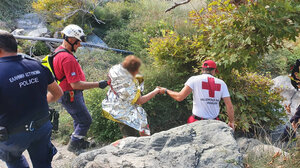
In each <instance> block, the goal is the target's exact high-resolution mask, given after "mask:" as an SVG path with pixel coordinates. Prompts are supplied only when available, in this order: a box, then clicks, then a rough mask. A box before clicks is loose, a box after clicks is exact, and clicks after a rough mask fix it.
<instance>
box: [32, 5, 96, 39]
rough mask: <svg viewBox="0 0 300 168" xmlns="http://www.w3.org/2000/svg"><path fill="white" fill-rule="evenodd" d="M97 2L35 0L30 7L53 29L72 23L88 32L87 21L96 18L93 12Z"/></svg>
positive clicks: (89, 28)
mask: <svg viewBox="0 0 300 168" xmlns="http://www.w3.org/2000/svg"><path fill="white" fill-rule="evenodd" d="M98 4H99V3H98V1H97V0H86V1H82V0H37V1H34V2H33V3H32V7H33V9H34V10H35V11H36V12H37V13H40V14H41V15H43V16H44V17H45V18H46V20H47V21H48V22H49V23H50V25H51V28H52V30H54V31H56V30H57V29H62V28H63V27H64V26H66V25H68V24H71V23H72V24H78V25H80V26H81V27H83V28H84V29H85V33H86V34H88V33H89V32H90V31H91V27H90V25H89V22H91V21H93V20H97V18H95V17H94V14H93V13H94V9H95V7H96V6H97V5H98Z"/></svg>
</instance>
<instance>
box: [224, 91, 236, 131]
mask: <svg viewBox="0 0 300 168" xmlns="http://www.w3.org/2000/svg"><path fill="white" fill-rule="evenodd" d="M223 100H224V103H225V105H226V111H227V115H228V118H229V122H228V125H229V126H230V127H231V128H232V129H233V130H234V109H233V105H232V102H231V99H230V97H224V98H223Z"/></svg>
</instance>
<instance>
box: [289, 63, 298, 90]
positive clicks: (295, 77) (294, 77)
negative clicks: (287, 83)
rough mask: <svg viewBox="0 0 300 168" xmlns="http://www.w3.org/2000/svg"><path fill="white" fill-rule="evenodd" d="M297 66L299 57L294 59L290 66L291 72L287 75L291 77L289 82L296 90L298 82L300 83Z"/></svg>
mask: <svg viewBox="0 0 300 168" xmlns="http://www.w3.org/2000/svg"><path fill="white" fill-rule="evenodd" d="M299 68H300V59H297V60H296V63H295V65H294V66H293V67H292V68H291V69H292V72H291V75H290V76H289V77H290V79H291V84H292V85H293V86H294V88H295V89H296V90H298V89H299V88H298V84H300V74H299Z"/></svg>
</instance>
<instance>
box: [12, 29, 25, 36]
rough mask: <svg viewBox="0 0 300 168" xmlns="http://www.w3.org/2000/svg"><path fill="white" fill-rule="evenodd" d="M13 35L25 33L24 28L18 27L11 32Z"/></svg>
mask: <svg viewBox="0 0 300 168" xmlns="http://www.w3.org/2000/svg"><path fill="white" fill-rule="evenodd" d="M11 34H13V35H25V30H24V29H16V30H14V31H13V32H11Z"/></svg>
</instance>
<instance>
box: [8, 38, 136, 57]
mask: <svg viewBox="0 0 300 168" xmlns="http://www.w3.org/2000/svg"><path fill="white" fill-rule="evenodd" d="M14 37H15V38H16V39H23V40H33V41H46V42H55V43H62V42H63V39H56V38H47V37H30V36H18V35H14ZM81 46H83V47H91V48H100V49H102V50H107V51H109V50H111V51H114V52H116V53H120V54H124V55H132V54H134V53H133V52H131V51H126V50H120V49H116V48H110V47H105V46H102V45H98V44H92V43H85V42H81Z"/></svg>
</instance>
